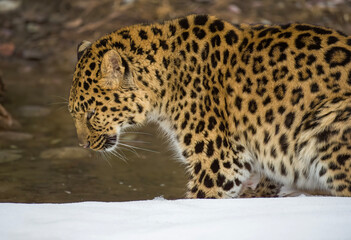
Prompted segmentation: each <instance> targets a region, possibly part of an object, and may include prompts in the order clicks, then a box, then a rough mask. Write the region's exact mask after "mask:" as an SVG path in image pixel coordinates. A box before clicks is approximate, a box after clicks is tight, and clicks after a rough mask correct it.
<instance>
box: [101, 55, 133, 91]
mask: <svg viewBox="0 0 351 240" xmlns="http://www.w3.org/2000/svg"><path fill="white" fill-rule="evenodd" d="M101 76H102V78H101V80H100V84H101V86H102V87H104V88H106V89H116V88H118V87H123V88H124V87H130V86H131V85H132V84H131V82H132V81H131V76H130V73H129V68H128V66H127V65H126V64H123V60H122V58H121V56H120V55H119V54H118V52H117V51H115V50H109V51H107V52H106V53H105V54H104V56H103V58H102V62H101Z"/></svg>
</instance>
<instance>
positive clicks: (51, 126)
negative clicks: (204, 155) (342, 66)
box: [0, 0, 351, 202]
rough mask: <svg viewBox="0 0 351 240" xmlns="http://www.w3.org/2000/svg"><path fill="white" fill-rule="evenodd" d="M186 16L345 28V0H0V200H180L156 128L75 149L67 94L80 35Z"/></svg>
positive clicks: (350, 1)
mask: <svg viewBox="0 0 351 240" xmlns="http://www.w3.org/2000/svg"><path fill="white" fill-rule="evenodd" d="M191 13H206V14H211V15H216V16H218V17H220V18H222V19H224V20H227V21H229V22H232V23H264V24H279V23H282V24H283V23H289V22H305V23H313V24H318V25H323V26H328V27H333V28H336V29H338V30H341V31H343V32H345V33H347V34H351V0H328V1H327V0H289V1H276V0H262V1H259V0H245V1H240V0H180V1H175V0H165V1H157V0H149V1H148V0H74V1H72V0H62V1H59V0H50V1H47V0H0V202H75V201H89V200H98V201H125V200H138V199H153V198H155V197H159V196H164V197H165V198H167V199H177V198H183V197H184V194H185V190H186V189H185V185H186V180H187V179H186V175H185V168H184V166H182V165H181V164H180V163H179V162H177V161H176V160H175V159H174V157H173V156H172V151H171V150H169V148H168V147H167V146H168V145H167V141H166V139H164V138H163V137H162V134H160V133H159V132H158V130H157V128H156V127H155V126H153V125H147V126H145V127H143V128H141V129H135V130H133V131H131V132H130V133H129V134H128V135H127V137H128V140H129V141H130V144H131V145H133V146H135V147H136V148H134V149H130V148H126V149H121V150H120V155H121V157H115V156H100V155H99V154H94V153H92V152H90V151H88V150H84V149H81V148H79V147H78V146H77V145H78V143H77V138H76V131H75V128H74V125H73V121H72V119H71V116H70V115H69V113H68V111H67V99H68V95H69V88H70V85H71V81H72V74H73V70H74V66H75V63H76V46H77V44H78V43H79V42H80V41H81V40H84V39H87V40H90V41H94V40H96V39H97V38H99V37H101V36H102V35H104V34H106V33H109V32H112V31H114V30H116V29H119V28H121V27H123V26H126V25H131V24H136V23H149V22H154V21H160V20H164V19H170V18H176V17H180V16H184V15H187V14H191Z"/></svg>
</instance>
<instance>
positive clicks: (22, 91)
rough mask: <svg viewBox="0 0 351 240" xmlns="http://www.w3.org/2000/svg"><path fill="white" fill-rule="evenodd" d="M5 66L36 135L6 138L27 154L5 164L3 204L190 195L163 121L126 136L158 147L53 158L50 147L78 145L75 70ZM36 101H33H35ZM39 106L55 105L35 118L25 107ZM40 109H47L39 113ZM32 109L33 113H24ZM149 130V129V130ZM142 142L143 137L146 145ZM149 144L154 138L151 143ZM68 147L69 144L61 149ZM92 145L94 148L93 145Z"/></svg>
mask: <svg viewBox="0 0 351 240" xmlns="http://www.w3.org/2000/svg"><path fill="white" fill-rule="evenodd" d="M0 64H2V65H3V66H4V65H5V69H6V72H4V80H5V85H6V87H7V93H6V96H7V98H6V101H5V106H6V107H7V109H8V110H9V111H10V112H11V113H12V114H13V115H14V117H15V118H16V119H17V120H18V121H19V122H20V123H21V125H22V128H20V129H19V130H17V132H21V133H27V134H31V135H32V139H29V140H8V139H6V137H3V138H2V139H0V150H2V151H7V152H11V153H14V154H17V155H20V156H21V157H20V159H17V160H13V161H9V162H2V163H0V201H1V202H76V201H126V200H139V199H153V198H155V197H158V196H164V197H165V198H167V199H176V198H183V197H184V194H185V186H186V177H185V168H184V167H183V166H182V165H181V164H180V163H179V162H177V161H176V160H174V159H173V158H172V152H171V151H170V150H168V149H169V148H167V144H166V141H165V139H163V138H162V137H161V135H160V134H157V133H156V132H157V130H156V128H155V126H152V125H148V126H145V127H143V128H140V129H135V130H133V131H137V132H138V133H129V134H126V135H125V138H128V139H129V140H130V141H133V143H131V144H132V145H134V146H137V147H141V148H146V149H149V150H152V151H156V152H158V153H154V152H149V151H143V150H135V151H136V152H133V151H130V150H122V152H121V154H122V155H123V156H124V158H126V159H128V160H127V161H123V160H121V159H119V158H117V157H114V156H112V155H111V156H109V157H105V158H104V157H101V156H99V155H97V154H95V153H93V152H89V153H88V154H85V153H84V154H83V155H88V156H86V157H82V158H77V156H72V157H69V156H68V157H65V158H60V157H50V158H49V159H45V158H44V157H43V152H45V151H47V150H50V149H51V150H52V149H61V148H63V147H76V146H77V137H76V132H75V127H74V125H73V121H72V119H71V116H70V115H69V113H68V111H67V104H66V103H63V104H53V103H57V102H63V101H64V100H63V99H62V97H65V98H67V96H68V92H69V88H70V83H71V74H72V73H71V72H70V71H68V70H67V71H66V70H62V69H61V70H60V69H58V70H55V68H54V67H53V68H51V69H50V68H49V69H48V68H47V66H44V65H41V64H40V63H35V64H34V65H33V66H32V67H31V68H28V66H27V65H26V64H11V65H10V64H9V63H4V62H2V63H0ZM28 106H29V107H28ZM31 106H36V108H34V110H35V109H38V107H37V106H39V107H43V108H44V109H49V110H50V113H49V114H46V113H45V112H44V113H43V115H44V116H36V117H30V116H28V115H31V112H30V111H29V113H26V114H25V113H23V109H28V108H29V109H31ZM32 114H33V115H40V113H39V114H36V113H34V112H33V113H32ZM23 115H25V116H23ZM144 133H146V134H144ZM139 141H140V142H142V143H139ZM146 142H148V143H146ZM61 150H62V149H61ZM86 151H89V150H86Z"/></svg>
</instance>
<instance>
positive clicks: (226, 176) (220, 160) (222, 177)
mask: <svg viewBox="0 0 351 240" xmlns="http://www.w3.org/2000/svg"><path fill="white" fill-rule="evenodd" d="M238 149H239V150H243V149H241V147H239V148H238V147H236V146H232V144H230V143H229V142H228V141H227V140H226V139H225V138H221V140H218V137H217V139H216V140H215V141H212V140H209V141H208V142H207V143H205V142H204V141H200V142H197V143H196V145H195V149H194V151H193V152H191V151H188V153H189V156H187V161H188V163H189V174H190V180H189V182H188V193H187V197H188V198H235V197H238V195H239V193H240V191H241V188H242V185H243V182H245V181H246V180H247V179H248V178H249V177H250V174H251V173H250V172H251V169H252V166H251V164H250V163H249V161H248V159H245V158H244V157H243V156H244V155H243V152H242V151H238Z"/></svg>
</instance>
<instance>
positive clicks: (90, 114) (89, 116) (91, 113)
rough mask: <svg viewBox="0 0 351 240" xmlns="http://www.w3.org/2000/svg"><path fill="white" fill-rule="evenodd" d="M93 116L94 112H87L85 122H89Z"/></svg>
mask: <svg viewBox="0 0 351 240" xmlns="http://www.w3.org/2000/svg"><path fill="white" fill-rule="evenodd" d="M94 114H95V110H92V111H89V112H88V113H87V120H90V119H91V118H92V117H93V116H94Z"/></svg>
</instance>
